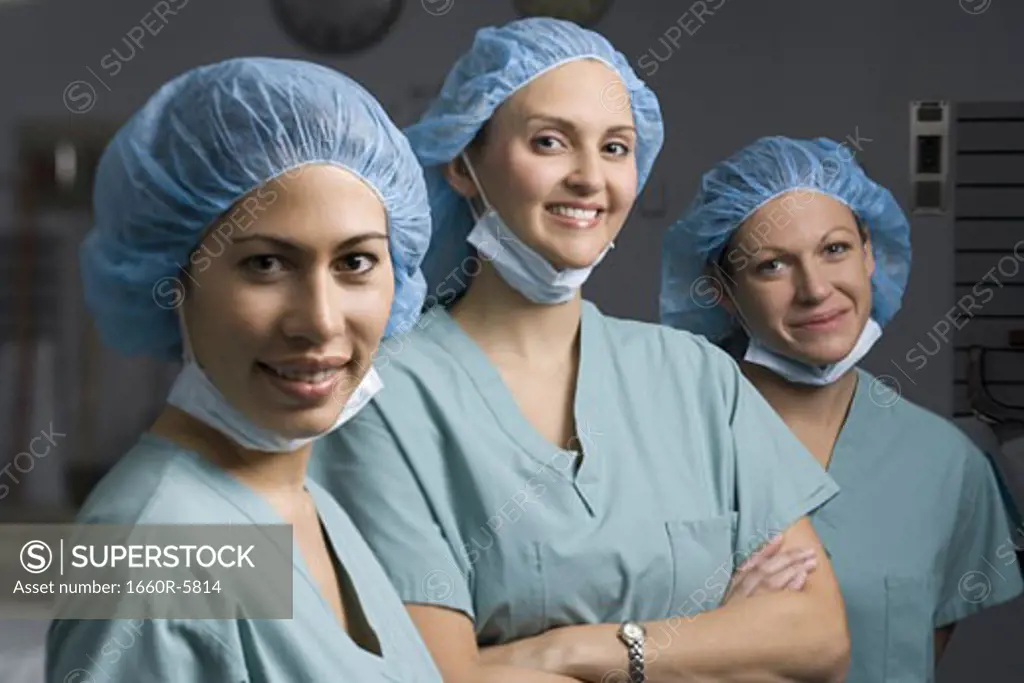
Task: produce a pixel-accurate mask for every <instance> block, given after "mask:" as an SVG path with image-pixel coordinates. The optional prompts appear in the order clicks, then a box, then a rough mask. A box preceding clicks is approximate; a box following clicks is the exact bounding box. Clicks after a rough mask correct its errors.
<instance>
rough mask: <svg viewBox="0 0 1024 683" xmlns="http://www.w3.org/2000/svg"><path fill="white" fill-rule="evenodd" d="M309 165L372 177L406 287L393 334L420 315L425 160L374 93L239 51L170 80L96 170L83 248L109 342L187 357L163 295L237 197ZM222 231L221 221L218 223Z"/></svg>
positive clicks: (398, 296) (400, 283)
mask: <svg viewBox="0 0 1024 683" xmlns="http://www.w3.org/2000/svg"><path fill="white" fill-rule="evenodd" d="M308 164H330V165H334V166H338V167H341V168H344V169H345V170H347V171H349V172H351V173H353V174H354V175H356V176H357V177H359V178H361V179H362V180H363V181H364V182H365V183H366V184H367V185H368V186H369V187H370V188H371V189H373V190H374V191H375V192H376V193H377V195H378V196H379V197H380V200H381V203H382V204H383V206H384V209H385V211H386V214H387V222H388V233H389V246H390V251H391V259H392V262H393V264H394V273H395V297H394V302H393V304H392V308H391V315H390V317H389V319H388V324H387V328H386V330H385V335H390V334H393V333H395V332H397V331H402V330H404V329H406V328H408V327H409V326H411V325H412V324H413V323H414V322H415V321H416V319H417V317H418V315H419V312H420V309H421V308H422V304H423V299H424V296H425V294H426V284H425V282H424V279H423V275H422V272H421V271H420V265H421V263H422V261H423V257H424V255H425V253H426V250H427V246H428V245H429V243H430V206H429V202H428V199H427V192H426V185H425V183H424V179H423V171H422V169H421V168H420V166H419V163H418V162H417V161H416V157H415V155H414V154H413V152H412V149H411V148H410V146H409V143H408V141H407V140H406V138H405V137H404V136H403V134H402V132H401V131H400V130H399V129H398V128H397V127H396V126H395V125H394V124H393V123H392V122H391V121H390V119H389V118H388V116H387V114H386V113H385V112H384V110H383V108H382V107H381V106H380V104H378V103H377V101H376V100H375V99H374V98H373V97H372V96H371V95H370V94H369V93H368V92H367V91H366V90H364V89H363V88H362V87H361V86H360V85H359V84H357V83H356V82H355V81H353V80H351V79H349V78H347V77H346V76H344V75H342V74H341V73H339V72H337V71H334V70H332V69H329V68H326V67H324V66H319V65H316V64H311V63H307V62H301V61H295V60H286V59H272V58H241V59H231V60H227V61H223V62H219V63H216V64H211V65H206V66H202V67H199V68H196V69H193V70H191V71H188V72H186V73H184V74H182V75H180V76H178V77H176V78H174V79H173V80H171V81H170V82H168V83H167V84H165V85H164V86H163V87H161V88H160V89H159V90H158V91H157V92H156V94H155V95H153V96H152V97H151V98H150V99H149V101H148V102H146V104H145V105H144V106H143V107H142V109H141V110H139V111H138V112H137V113H136V114H135V115H134V116H132V118H131V119H130V120H129V121H128V122H127V123H126V124H125V125H124V126H123V127H122V128H121V129H120V130H119V131H118V132H117V133H116V134H115V136H114V138H113V139H112V140H111V142H110V144H109V145H108V146H107V148H106V150H104V153H103V155H102V157H101V158H100V162H99V166H98V168H97V173H96V181H95V186H94V193H93V204H94V206H93V209H94V221H95V222H94V225H93V227H92V230H91V231H90V232H89V234H88V235H87V236H86V238H85V241H84V243H83V244H82V247H81V266H82V279H83V287H84V296H85V301H86V304H87V306H88V307H89V309H90V310H91V312H92V314H93V316H94V318H95V320H96V325H97V327H98V329H99V333H100V336H101V338H102V339H103V341H104V343H106V344H108V345H110V346H111V347H113V348H115V349H117V350H118V351H120V352H122V353H125V354H129V355H132V354H144V355H149V356H153V357H157V358H163V359H171V360H177V359H180V357H181V337H180V332H179V328H178V320H177V316H176V314H175V311H174V310H173V308H174V305H176V304H177V303H180V300H179V301H177V302H174V301H170V300H167V299H166V296H167V294H168V292H169V291H170V290H169V289H168V286H169V285H170V284H171V283H172V282H173V281H175V280H177V281H178V282H185V281H186V280H187V278H188V275H187V274H186V272H185V270H184V268H185V267H187V266H188V264H189V257H190V254H191V253H192V252H193V250H194V249H195V248H196V247H197V246H198V245H199V243H200V242H201V240H202V238H203V236H204V233H205V232H206V230H207V229H208V228H209V227H210V226H211V225H212V224H214V223H215V222H216V221H217V219H218V218H219V217H221V216H222V215H223V214H224V213H225V212H226V211H228V209H230V208H231V207H232V206H233V205H234V204H235V203H236V202H237V201H238V200H239V199H241V198H242V197H243V196H244V195H246V194H247V193H248V192H250V191H251V190H253V189H256V188H258V187H260V186H261V185H263V184H264V183H266V182H267V181H269V180H272V179H274V178H278V177H281V178H282V181H284V178H285V177H287V175H290V174H291V173H292V172H295V171H301V168H302V167H304V166H306V165H308ZM218 229H219V228H218Z"/></svg>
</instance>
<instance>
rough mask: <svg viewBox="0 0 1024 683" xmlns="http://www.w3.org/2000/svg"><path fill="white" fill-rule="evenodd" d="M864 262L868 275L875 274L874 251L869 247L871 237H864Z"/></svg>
mask: <svg viewBox="0 0 1024 683" xmlns="http://www.w3.org/2000/svg"><path fill="white" fill-rule="evenodd" d="M864 263H865V266H866V267H867V269H868V277H871V276H872V275H874V274H875V252H874V250H873V249H872V248H871V238H870V237H865V238H864Z"/></svg>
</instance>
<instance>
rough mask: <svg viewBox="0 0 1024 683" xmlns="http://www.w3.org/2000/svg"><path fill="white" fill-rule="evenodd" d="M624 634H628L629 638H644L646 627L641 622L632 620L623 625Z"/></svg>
mask: <svg viewBox="0 0 1024 683" xmlns="http://www.w3.org/2000/svg"><path fill="white" fill-rule="evenodd" d="M622 635H624V636H626V638H628V639H629V640H642V639H643V637H644V628H643V626H641V625H640V624H634V623H632V622H630V623H628V624H625V625H623V627H622Z"/></svg>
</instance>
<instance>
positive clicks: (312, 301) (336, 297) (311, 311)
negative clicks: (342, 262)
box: [283, 268, 345, 345]
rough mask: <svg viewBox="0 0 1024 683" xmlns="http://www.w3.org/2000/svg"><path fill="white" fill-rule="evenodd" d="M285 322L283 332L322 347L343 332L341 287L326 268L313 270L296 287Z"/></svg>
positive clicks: (343, 317) (343, 309)
mask: <svg viewBox="0 0 1024 683" xmlns="http://www.w3.org/2000/svg"><path fill="white" fill-rule="evenodd" d="M288 306H289V311H288V313H287V314H286V316H285V319H284V325H283V327H284V333H285V335H286V336H287V337H289V338H291V339H304V340H306V341H308V342H309V343H310V344H311V345H323V344H326V343H327V342H329V341H330V340H331V339H334V338H336V337H338V336H340V335H342V334H344V332H345V302H344V296H343V292H342V288H341V287H340V286H339V285H338V283H337V282H336V281H335V279H334V276H333V275H332V274H331V273H330V271H329V269H327V268H323V269H316V270H315V271H314V272H312V273H310V274H309V275H308V277H307V278H306V279H305V280H304V281H303V285H302V286H301V287H299V288H297V291H295V296H294V297H293V301H291V302H289V303H288Z"/></svg>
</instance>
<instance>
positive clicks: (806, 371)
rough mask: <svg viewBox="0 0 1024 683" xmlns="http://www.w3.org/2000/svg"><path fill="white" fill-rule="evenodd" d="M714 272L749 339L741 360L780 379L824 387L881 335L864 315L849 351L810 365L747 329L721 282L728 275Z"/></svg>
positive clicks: (846, 369)
mask: <svg viewBox="0 0 1024 683" xmlns="http://www.w3.org/2000/svg"><path fill="white" fill-rule="evenodd" d="M718 272H719V275H720V276H721V277H720V280H719V281H720V283H721V286H722V287H723V289H724V290H725V292H724V293H725V295H726V296H728V297H729V299H730V300H731V301H732V303H733V307H734V308H735V309H736V319H737V321H738V322H739V324H740V326H741V327H742V328H743V330H744V332H746V334H747V338H748V340H749V341H748V343H747V350H746V353H745V354H744V355H743V360H745V361H746V362H748V363H752V364H754V365H760V366H761V367H765V368H768V369H769V370H771V371H772V372H774V373H775V374H777V375H779V376H780V377H782V378H783V379H785V380H787V381H789V382H792V383H794V384H806V385H809V386H816V387H824V386H828V385H830V384H833V383H835V382H836V381H837V380H838V379H839V378H840V377H842V376H843V375H845V374H846V373H847V372H848V371H849V370H851V369H852V368H854V367H855V366H856V365H857V363H859V362H860V361H861V360H863V359H864V357H865V356H866V355H867V354H868V352H869V351H871V348H872V347H873V346H874V345H875V342H877V341H878V340H879V338H880V337H881V336H882V326H881V325H879V324H878V323H877V322H876V321H875V320H874V319H873V318H868V321H867V323H866V324H865V325H864V329H862V330H861V331H860V335H859V336H858V337H857V342H856V343H855V344H854V345H853V348H852V349H850V352H849V353H848V354H846V356H844V357H843V358H841V359H840V360H838V361H836V362H835V363H829V364H827V365H811V364H809V363H805V362H803V361H800V360H796V359H795V358H790V357H789V356H786V355H783V354H781V353H779V352H778V351H775V350H774V349H772V348H770V347H769V346H768V345H766V344H765V343H764V342H762V341H761V340H760V339H759V338H758V337H757V335H755V334H754V333H753V332H752V331H751V329H750V326H748V325H747V324H746V321H745V319H744V316H743V312H742V311H741V310H740V306H739V304H738V303H737V300H736V297H735V296H734V295H733V292H732V289H731V288H730V287H729V286H728V285H726V284H725V283H726V282H728V281H729V277H728V275H727V274H725V273H724V272H723V271H722V270H721V268H718Z"/></svg>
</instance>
